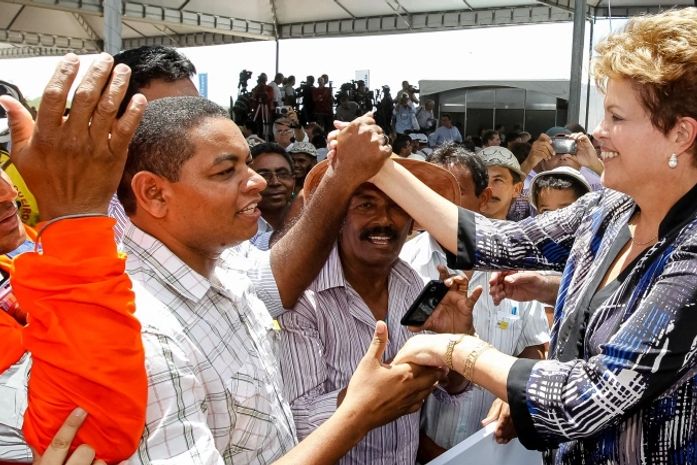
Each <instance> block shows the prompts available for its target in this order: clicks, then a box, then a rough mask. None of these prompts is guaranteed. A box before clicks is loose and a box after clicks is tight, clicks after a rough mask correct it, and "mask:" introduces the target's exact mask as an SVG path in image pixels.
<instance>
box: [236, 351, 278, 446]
mask: <svg viewBox="0 0 697 465" xmlns="http://www.w3.org/2000/svg"><path fill="white" fill-rule="evenodd" d="M259 366H261V362H260V361H259V360H254V358H253V357H249V358H248V359H247V360H246V361H245V362H244V363H243V365H242V366H241V367H240V369H239V370H238V371H237V372H235V373H232V374H231V375H230V377H229V379H228V380H227V386H226V397H227V399H228V411H229V412H230V414H231V416H232V417H233V418H232V425H231V429H230V441H231V444H233V445H236V446H240V447H253V448H256V447H258V445H259V443H260V442H263V440H262V438H269V437H271V436H272V430H273V423H274V410H275V409H274V406H273V405H272V402H273V400H272V399H273V396H274V390H273V387H272V386H271V385H270V383H269V382H268V381H267V380H266V377H265V376H264V373H263V371H262V370H261V369H260V368H259Z"/></svg>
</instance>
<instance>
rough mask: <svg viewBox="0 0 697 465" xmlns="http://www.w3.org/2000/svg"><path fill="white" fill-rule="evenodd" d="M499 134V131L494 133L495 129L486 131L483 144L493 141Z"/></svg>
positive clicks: (483, 135)
mask: <svg viewBox="0 0 697 465" xmlns="http://www.w3.org/2000/svg"><path fill="white" fill-rule="evenodd" d="M498 134H499V132H498V131H494V130H493V129H487V130H486V131H484V134H482V142H483V143H485V144H486V143H487V142H489V141H490V140H491V139H493V138H494V136H497V135H498Z"/></svg>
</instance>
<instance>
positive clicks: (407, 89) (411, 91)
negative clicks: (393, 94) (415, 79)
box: [397, 81, 419, 107]
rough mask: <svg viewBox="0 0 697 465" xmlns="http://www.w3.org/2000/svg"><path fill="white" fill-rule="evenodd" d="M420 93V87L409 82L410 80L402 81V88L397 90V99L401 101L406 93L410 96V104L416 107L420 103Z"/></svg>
mask: <svg viewBox="0 0 697 465" xmlns="http://www.w3.org/2000/svg"><path fill="white" fill-rule="evenodd" d="M418 93H419V89H417V88H416V87H414V86H412V85H411V84H409V81H402V90H400V91H399V92H397V101H398V102H399V101H400V99H401V98H402V95H406V96H407V97H408V98H409V104H410V105H411V106H412V107H416V105H418V104H419V99H418V97H417V96H416V94H418Z"/></svg>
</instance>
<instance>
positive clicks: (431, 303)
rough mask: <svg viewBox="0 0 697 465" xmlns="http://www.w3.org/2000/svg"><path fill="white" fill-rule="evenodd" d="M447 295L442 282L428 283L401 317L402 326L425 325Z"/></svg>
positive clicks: (446, 288) (446, 289) (445, 287)
mask: <svg viewBox="0 0 697 465" xmlns="http://www.w3.org/2000/svg"><path fill="white" fill-rule="evenodd" d="M447 293H448V286H446V285H445V283H443V281H440V280H433V281H429V282H428V283H427V284H426V287H424V288H423V290H422V291H421V293H420V294H419V296H418V297H417V298H416V300H415V301H414V303H413V304H411V306H410V307H409V310H407V313H405V314H404V316H403V317H402V321H401V323H402V325H404V326H421V325H423V324H424V323H426V320H428V317H429V316H431V313H433V311H434V310H435V309H436V307H437V306H438V304H439V303H440V301H441V300H443V297H445V294H447Z"/></svg>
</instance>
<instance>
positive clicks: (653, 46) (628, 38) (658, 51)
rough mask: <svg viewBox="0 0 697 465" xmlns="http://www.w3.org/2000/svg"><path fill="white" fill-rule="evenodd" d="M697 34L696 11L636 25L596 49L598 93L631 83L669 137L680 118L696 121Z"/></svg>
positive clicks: (668, 14) (662, 15) (648, 18)
mask: <svg viewBox="0 0 697 465" xmlns="http://www.w3.org/2000/svg"><path fill="white" fill-rule="evenodd" d="M695 31H697V8H695V7H689V8H683V9H679V10H675V9H673V10H669V11H666V12H663V13H660V14H656V15H647V16H642V17H637V18H633V19H631V20H630V21H629V22H628V23H627V25H626V26H625V28H624V30H623V31H621V32H619V33H616V34H611V35H610V36H609V37H608V38H606V39H605V40H604V41H603V42H601V43H600V44H598V45H597V46H596V51H597V52H598V55H599V56H598V57H597V58H596V59H595V61H594V65H593V74H594V76H595V80H596V83H597V85H598V87H599V88H601V89H603V90H605V86H606V84H607V80H608V79H629V80H631V81H632V82H633V83H634V86H635V88H636V89H637V91H638V92H639V94H640V96H641V100H642V104H643V105H644V107H645V108H646V110H647V111H648V113H649V116H650V118H651V122H652V124H653V125H654V126H655V127H656V128H657V129H659V130H660V131H661V132H663V133H664V134H667V133H668V131H670V130H671V129H672V128H673V127H674V126H675V124H676V123H677V120H678V118H680V117H683V116H690V117H693V118H697V33H695Z"/></svg>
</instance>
